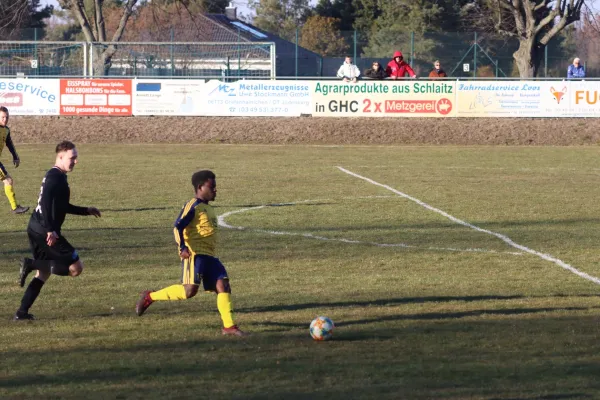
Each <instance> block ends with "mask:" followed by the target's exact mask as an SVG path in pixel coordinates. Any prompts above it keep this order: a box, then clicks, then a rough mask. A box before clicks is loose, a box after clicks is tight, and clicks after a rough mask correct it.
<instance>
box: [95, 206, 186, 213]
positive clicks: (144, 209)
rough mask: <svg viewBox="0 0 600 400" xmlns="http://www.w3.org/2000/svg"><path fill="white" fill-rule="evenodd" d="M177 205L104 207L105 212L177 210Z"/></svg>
mask: <svg viewBox="0 0 600 400" xmlns="http://www.w3.org/2000/svg"><path fill="white" fill-rule="evenodd" d="M175 209H176V208H175V207H139V208H103V209H102V210H100V211H102V212H103V213H104V212H129V211H162V210H175Z"/></svg>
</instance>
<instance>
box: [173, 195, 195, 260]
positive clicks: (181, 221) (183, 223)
mask: <svg viewBox="0 0 600 400" xmlns="http://www.w3.org/2000/svg"><path fill="white" fill-rule="evenodd" d="M186 209H187V210H186ZM195 214H196V207H193V206H192V207H187V206H186V207H184V208H183V209H182V210H181V212H180V213H179V215H178V216H177V219H176V220H175V241H176V242H177V244H178V245H179V255H180V256H181V257H183V258H187V257H189V249H188V248H187V246H186V244H185V240H184V238H183V230H184V229H185V228H186V227H187V226H188V225H189V224H190V222H192V220H193V219H194V215H195ZM184 256H187V257H184Z"/></svg>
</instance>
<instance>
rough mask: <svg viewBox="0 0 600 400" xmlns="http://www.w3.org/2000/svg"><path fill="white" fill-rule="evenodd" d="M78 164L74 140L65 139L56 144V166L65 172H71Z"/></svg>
mask: <svg viewBox="0 0 600 400" xmlns="http://www.w3.org/2000/svg"><path fill="white" fill-rule="evenodd" d="M75 164H77V149H76V148H75V144H74V143H73V142H69V141H68V140H64V141H62V142H60V143H59V144H57V145H56V164H55V165H56V166H57V167H58V168H60V170H61V171H63V172H71V171H73V168H75Z"/></svg>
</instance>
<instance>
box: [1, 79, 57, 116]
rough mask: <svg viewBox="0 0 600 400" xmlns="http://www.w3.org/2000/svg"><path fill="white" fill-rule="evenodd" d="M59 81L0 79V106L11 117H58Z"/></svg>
mask: <svg viewBox="0 0 600 400" xmlns="http://www.w3.org/2000/svg"><path fill="white" fill-rule="evenodd" d="M59 100H60V80H59V79H0V106H5V107H6V108H8V111H9V112H10V114H11V115H58V113H59V111H60V110H59V108H60V104H59V103H60V101H59Z"/></svg>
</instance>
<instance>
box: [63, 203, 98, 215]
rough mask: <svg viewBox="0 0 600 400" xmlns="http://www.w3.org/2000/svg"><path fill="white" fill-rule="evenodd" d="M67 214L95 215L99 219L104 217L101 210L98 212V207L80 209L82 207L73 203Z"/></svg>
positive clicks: (68, 207) (69, 206)
mask: <svg viewBox="0 0 600 400" xmlns="http://www.w3.org/2000/svg"><path fill="white" fill-rule="evenodd" d="M67 214H74V215H93V216H94V217H96V218H99V217H101V216H102V214H101V213H100V210H98V209H97V208H96V207H80V206H74V205H73V204H71V203H69V205H68V206H67Z"/></svg>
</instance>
